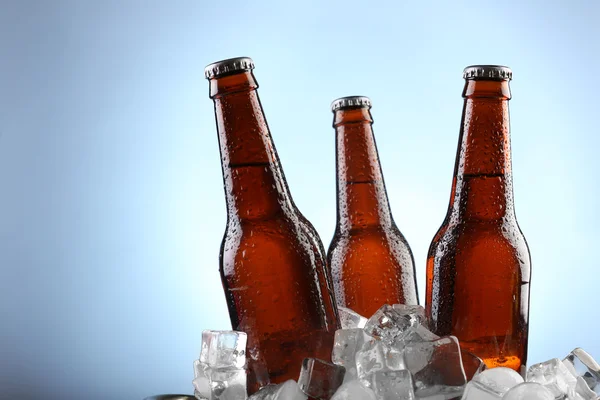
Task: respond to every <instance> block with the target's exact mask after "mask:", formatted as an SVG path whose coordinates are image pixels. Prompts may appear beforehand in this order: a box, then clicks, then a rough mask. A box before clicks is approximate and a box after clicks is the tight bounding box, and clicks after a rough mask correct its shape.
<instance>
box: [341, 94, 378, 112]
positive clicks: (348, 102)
mask: <svg viewBox="0 0 600 400" xmlns="http://www.w3.org/2000/svg"><path fill="white" fill-rule="evenodd" d="M371 106H372V103H371V99H369V98H368V97H367V96H346V97H340V98H339V99H335V100H334V101H332V102H331V111H332V112H336V111H337V110H341V109H343V108H349V107H368V108H371Z"/></svg>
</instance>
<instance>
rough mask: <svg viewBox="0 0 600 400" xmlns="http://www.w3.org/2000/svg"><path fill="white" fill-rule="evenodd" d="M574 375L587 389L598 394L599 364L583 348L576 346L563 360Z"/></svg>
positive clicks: (599, 390) (599, 387)
mask: <svg viewBox="0 0 600 400" xmlns="http://www.w3.org/2000/svg"><path fill="white" fill-rule="evenodd" d="M563 364H565V366H566V367H567V369H568V370H569V372H571V374H573V376H575V377H581V378H582V379H583V380H584V381H585V382H586V383H587V385H588V387H589V389H591V390H592V391H594V393H596V394H597V395H600V365H598V363H597V362H596V360H594V359H593V358H592V356H590V355H589V354H588V353H586V352H585V351H584V350H583V349H580V348H576V349H575V350H573V351H572V352H571V353H569V355H568V356H566V357H565V359H564V360H563Z"/></svg>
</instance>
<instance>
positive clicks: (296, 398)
mask: <svg viewBox="0 0 600 400" xmlns="http://www.w3.org/2000/svg"><path fill="white" fill-rule="evenodd" d="M339 311H340V321H341V325H342V329H340V330H338V331H337V332H336V333H335V342H334V347H333V351H332V356H331V359H332V361H333V364H332V363H329V362H327V361H324V360H319V359H314V358H307V359H305V360H304V361H303V363H302V369H301V371H300V376H299V377H298V381H297V382H296V381H294V380H289V381H287V382H284V383H282V384H279V385H268V386H265V387H263V388H262V389H261V390H259V391H258V392H257V393H254V394H253V395H252V396H250V397H249V398H248V400H306V399H307V398H309V397H310V398H311V399H320V400H450V399H462V400H546V399H548V400H600V366H599V365H598V363H596V361H594V359H593V358H592V357H591V356H590V355H589V354H587V353H586V352H585V351H583V350H581V349H575V350H573V351H572V352H571V353H570V354H569V355H568V356H567V357H566V358H565V359H564V360H559V359H552V360H549V361H546V362H544V363H540V364H535V365H533V366H531V367H530V368H529V370H528V371H527V381H526V382H525V381H524V379H523V377H522V376H521V375H520V374H518V373H517V372H515V371H513V370H511V369H508V368H501V367H500V368H491V369H486V367H485V364H484V363H483V361H482V360H481V359H479V358H478V357H476V356H474V355H473V354H471V353H469V352H466V351H464V350H461V349H460V346H459V343H458V340H457V339H456V337H454V336H444V337H439V336H437V335H435V334H433V333H432V332H430V331H429V329H428V322H427V318H426V317H425V312H424V309H423V307H421V306H408V305H402V304H395V305H393V306H390V305H384V306H383V307H381V308H380V309H379V310H378V311H377V312H376V313H375V314H374V315H373V316H372V317H371V318H370V319H368V320H367V319H366V318H364V317H362V316H361V315H358V314H357V313H355V312H354V311H352V310H350V309H347V308H344V307H339ZM245 348H246V334H245V333H242V332H235V331H204V332H203V334H202V351H201V353H200V359H199V360H196V361H195V362H194V380H193V385H194V388H195V393H194V394H195V396H196V398H198V399H202V400H205V399H208V400H245V399H247V396H246V371H245V369H244V365H245V362H246V357H245Z"/></svg>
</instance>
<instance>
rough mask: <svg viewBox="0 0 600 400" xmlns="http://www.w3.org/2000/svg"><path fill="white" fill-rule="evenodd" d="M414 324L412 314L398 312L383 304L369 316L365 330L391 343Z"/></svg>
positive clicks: (370, 334)
mask: <svg viewBox="0 0 600 400" xmlns="http://www.w3.org/2000/svg"><path fill="white" fill-rule="evenodd" d="M415 324H417V320H416V319H414V318H413V317H412V316H410V315H403V314H400V313H399V312H398V311H397V310H395V309H394V308H393V307H392V306H390V305H388V304H385V305H384V306H382V307H381V308H380V309H379V310H377V311H376V312H375V314H373V316H372V317H371V318H369V321H368V322H367V324H366V325H365V332H367V334H368V335H369V336H372V337H374V338H376V339H380V340H383V341H384V342H386V343H391V342H393V341H394V340H395V339H396V338H397V337H399V336H400V337H401V336H403V333H405V332H406V331H407V330H408V328H410V327H411V326H412V325H415Z"/></svg>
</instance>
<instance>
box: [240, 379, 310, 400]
mask: <svg viewBox="0 0 600 400" xmlns="http://www.w3.org/2000/svg"><path fill="white" fill-rule="evenodd" d="M306 397H307V396H306V394H304V393H303V392H302V391H301V390H300V387H299V386H298V384H297V383H296V381H295V380H292V379H290V380H288V381H285V382H283V383H281V384H279V385H267V386H265V387H263V388H262V389H260V390H259V391H258V392H256V393H254V394H253V395H252V396H250V397H249V398H248V400H306Z"/></svg>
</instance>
